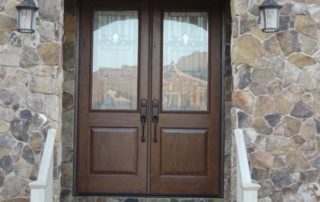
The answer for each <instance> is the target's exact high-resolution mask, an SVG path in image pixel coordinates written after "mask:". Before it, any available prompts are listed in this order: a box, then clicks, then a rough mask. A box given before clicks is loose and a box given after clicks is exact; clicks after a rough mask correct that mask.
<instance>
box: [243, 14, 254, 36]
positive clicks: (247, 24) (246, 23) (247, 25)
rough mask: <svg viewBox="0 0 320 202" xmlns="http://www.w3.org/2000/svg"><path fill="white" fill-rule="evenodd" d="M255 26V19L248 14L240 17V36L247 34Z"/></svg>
mask: <svg viewBox="0 0 320 202" xmlns="http://www.w3.org/2000/svg"><path fill="white" fill-rule="evenodd" d="M255 26H257V18H256V17H255V16H252V15H250V14H243V15H241V16H240V34H244V33H247V32H249V31H250V30H251V29H252V28H253V27H255Z"/></svg>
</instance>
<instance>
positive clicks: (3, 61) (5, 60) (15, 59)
mask: <svg viewBox="0 0 320 202" xmlns="http://www.w3.org/2000/svg"><path fill="white" fill-rule="evenodd" d="M21 50H22V49H21V48H13V47H10V46H7V47H6V48H4V49H2V50H0V65H2V66H8V67H19V66H20V56H21Z"/></svg>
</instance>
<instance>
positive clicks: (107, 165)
mask: <svg viewBox="0 0 320 202" xmlns="http://www.w3.org/2000/svg"><path fill="white" fill-rule="evenodd" d="M137 130H138V129H137V128H92V129H91V141H90V143H91V146H90V147H91V151H90V160H91V162H90V165H91V173H92V174H98V173H100V174H131V175H135V174H136V173H137V167H138V162H137V160H138V132H137Z"/></svg>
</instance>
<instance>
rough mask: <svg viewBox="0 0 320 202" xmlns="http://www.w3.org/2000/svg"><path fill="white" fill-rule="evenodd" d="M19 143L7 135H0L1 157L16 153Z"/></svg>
mask: <svg viewBox="0 0 320 202" xmlns="http://www.w3.org/2000/svg"><path fill="white" fill-rule="evenodd" d="M17 144H18V143H17V142H16V141H15V140H14V139H13V137H12V136H11V135H9V134H7V133H4V134H0V156H4V155H10V154H11V152H14V151H15V150H14V149H15V147H16V146H17Z"/></svg>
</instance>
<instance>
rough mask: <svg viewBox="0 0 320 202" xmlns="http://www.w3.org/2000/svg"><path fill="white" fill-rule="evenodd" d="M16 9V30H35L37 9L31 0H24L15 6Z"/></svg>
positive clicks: (23, 31)
mask: <svg viewBox="0 0 320 202" xmlns="http://www.w3.org/2000/svg"><path fill="white" fill-rule="evenodd" d="M16 8H17V10H18V25H17V30H18V32H22V33H33V32H34V31H35V28H34V27H35V13H36V11H37V10H38V7H37V6H36V4H35V2H34V1H33V0H24V1H23V2H22V3H21V4H19V5H18V6H17V7H16Z"/></svg>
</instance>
